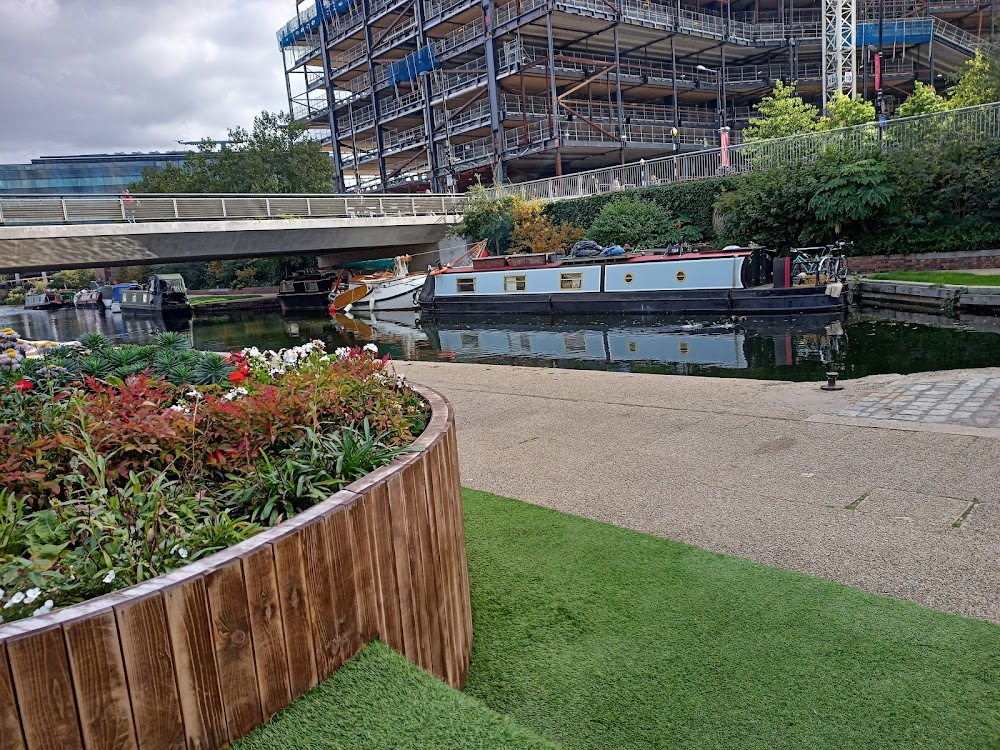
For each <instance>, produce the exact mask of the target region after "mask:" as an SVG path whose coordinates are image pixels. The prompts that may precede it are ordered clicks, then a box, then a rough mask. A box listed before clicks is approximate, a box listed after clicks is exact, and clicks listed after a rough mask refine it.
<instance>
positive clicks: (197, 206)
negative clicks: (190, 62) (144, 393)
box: [0, 193, 465, 226]
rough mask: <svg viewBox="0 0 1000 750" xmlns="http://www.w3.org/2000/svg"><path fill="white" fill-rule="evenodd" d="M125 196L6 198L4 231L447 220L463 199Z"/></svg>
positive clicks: (0, 219) (0, 205)
mask: <svg viewBox="0 0 1000 750" xmlns="http://www.w3.org/2000/svg"><path fill="white" fill-rule="evenodd" d="M132 197H133V198H134V199H135V201H136V202H135V203H132V204H128V203H126V202H125V200H124V199H123V197H122V196H120V195H13V196H0V225H5V226H14V225H17V226H25V225H32V224H102V223H122V222H131V221H133V220H134V221H135V222H141V223H146V222H165V221H213V220H219V221H224V220H233V219H305V218H344V219H353V218H366V217H404V216H447V215H451V214H457V213H461V211H462V208H463V207H464V205H465V199H464V197H463V196H461V195H453V194H450V193H449V194H443V195H442V194H438V195H403V194H398V193H395V194H372V195H369V194H366V195H322V194H317V195H212V196H208V195H133V196H132Z"/></svg>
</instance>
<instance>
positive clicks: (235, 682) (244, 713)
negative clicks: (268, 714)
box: [206, 559, 264, 742]
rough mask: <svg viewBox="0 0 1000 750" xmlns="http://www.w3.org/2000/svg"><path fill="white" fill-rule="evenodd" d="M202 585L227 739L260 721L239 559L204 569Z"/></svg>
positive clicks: (258, 699) (250, 729)
mask: <svg viewBox="0 0 1000 750" xmlns="http://www.w3.org/2000/svg"><path fill="white" fill-rule="evenodd" d="M206 586H207V589H208V606H209V611H210V612H211V618H212V620H211V622H212V641H213V643H214V646H215V660H216V663H217V664H218V667H219V684H220V687H221V688H222V705H223V707H224V709H225V712H226V725H227V727H228V728H229V741H230V742H235V741H236V740H237V739H239V738H240V737H245V736H246V735H247V734H249V733H250V732H251V731H252V730H253V729H254V727H257V726H259V725H260V724H262V723H263V722H264V716H263V714H262V713H261V708H260V691H259V689H258V687H257V670H256V667H255V664H254V653H253V637H252V636H251V634H250V608H249V606H248V605H247V590H246V585H245V584H244V583H243V565H242V563H241V561H240V560H239V559H236V560H231V561H230V562H228V563H226V564H225V565H223V566H222V567H221V568H217V569H216V570H213V571H211V572H210V573H208V575H207V576H206Z"/></svg>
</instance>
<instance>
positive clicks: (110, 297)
mask: <svg viewBox="0 0 1000 750" xmlns="http://www.w3.org/2000/svg"><path fill="white" fill-rule="evenodd" d="M141 288H142V287H141V286H140V285H139V284H136V283H135V282H134V281H129V282H126V283H124V284H105V285H104V286H102V287H101V305H102V306H103V307H104V309H105V310H110V311H111V312H113V313H119V312H121V311H122V292H124V291H126V290H129V289H141Z"/></svg>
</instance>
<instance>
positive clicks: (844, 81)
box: [823, 0, 858, 112]
mask: <svg viewBox="0 0 1000 750" xmlns="http://www.w3.org/2000/svg"><path fill="white" fill-rule="evenodd" d="M857 37H858V7H857V0H823V111H824V112H825V111H826V107H827V104H828V103H829V102H830V100H831V99H832V98H833V95H834V94H835V93H836V92H838V91H839V92H841V93H842V94H846V95H847V96H849V97H851V98H852V99H853V98H854V97H855V96H856V95H857V93H858V75H857V70H858V53H857Z"/></svg>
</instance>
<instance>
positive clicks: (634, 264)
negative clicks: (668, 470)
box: [418, 248, 847, 316]
mask: <svg viewBox="0 0 1000 750" xmlns="http://www.w3.org/2000/svg"><path fill="white" fill-rule="evenodd" d="M773 264H774V257H773V254H772V253H771V252H769V251H767V250H764V249H763V248H726V249H725V250H722V251H718V252H716V251H712V252H689V251H684V252H680V253H678V254H674V255H671V254H667V253H659V252H647V253H645V254H632V253H620V254H618V255H612V256H600V257H587V258H574V257H568V258H556V257H552V256H550V255H521V256H518V255H508V256H487V257H480V258H475V259H474V260H473V264H472V268H454V267H445V268H440V269H435V270H432V271H431V272H430V273H429V274H428V276H427V279H426V281H425V283H424V286H423V289H422V290H421V292H420V294H419V297H418V301H419V304H420V309H421V311H422V312H424V313H428V314H431V315H451V314H462V315H465V314H469V313H490V314H500V315H502V314H531V315H560V314H585V315H590V314H600V315H610V314H642V315H671V314H673V315H687V316H697V315H766V314H798V313H827V312H839V311H842V310H844V309H845V306H846V304H847V295H846V294H842V292H843V291H844V289H843V285H842V284H840V283H836V282H834V283H822V284H817V285H815V286H797V287H796V286H786V285H785V284H784V283H780V282H781V280H779V284H775V283H774V267H773Z"/></svg>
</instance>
